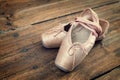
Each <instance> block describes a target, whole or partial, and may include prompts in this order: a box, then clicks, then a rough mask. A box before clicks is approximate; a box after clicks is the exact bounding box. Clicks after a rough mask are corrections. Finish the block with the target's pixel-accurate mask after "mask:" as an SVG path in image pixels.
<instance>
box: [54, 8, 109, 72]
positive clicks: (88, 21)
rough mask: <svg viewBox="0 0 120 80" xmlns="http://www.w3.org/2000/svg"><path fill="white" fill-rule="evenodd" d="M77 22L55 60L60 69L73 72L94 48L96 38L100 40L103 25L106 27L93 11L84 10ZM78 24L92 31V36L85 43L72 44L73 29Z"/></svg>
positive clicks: (64, 40)
mask: <svg viewBox="0 0 120 80" xmlns="http://www.w3.org/2000/svg"><path fill="white" fill-rule="evenodd" d="M76 21H77V22H78V23H74V24H73V25H72V26H71V28H70V29H69V31H68V33H67V35H66V36H65V37H64V39H63V41H62V44H61V46H60V49H59V52H58V55H57V57H56V60H55V64H56V65H57V66H58V67H59V68H60V69H61V68H62V69H64V70H66V71H72V70H73V69H74V68H75V67H76V66H77V65H78V64H80V63H81V61H82V60H83V59H84V58H85V57H86V55H87V54H88V53H89V51H90V50H91V48H92V47H93V45H94V43H95V40H96V38H99V37H100V36H101V35H102V34H103V32H102V28H101V25H102V26H105V25H106V24H103V23H102V24H101V25H99V18H98V16H97V14H96V13H95V12H94V11H93V10H92V9H86V10H84V11H83V13H82V14H81V16H80V17H78V18H76ZM101 22H102V21H101ZM76 24H80V25H82V26H83V27H84V28H86V29H88V30H90V31H91V33H90V36H89V37H88V40H87V41H86V42H85V43H80V42H77V43H76V42H75V43H72V38H71V34H72V30H73V28H74V27H76ZM107 26H108V25H107ZM78 37H79V36H78Z"/></svg>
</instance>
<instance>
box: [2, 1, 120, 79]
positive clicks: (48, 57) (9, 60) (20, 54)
mask: <svg viewBox="0 0 120 80" xmlns="http://www.w3.org/2000/svg"><path fill="white" fill-rule="evenodd" d="M98 6H100V5H98ZM113 6H114V7H113ZM94 10H95V11H96V12H97V13H98V14H99V16H100V17H102V18H105V19H107V20H109V21H110V29H109V32H108V34H107V36H106V38H105V39H104V40H103V41H102V44H104V46H103V45H101V44H100V42H98V43H96V45H95V46H94V48H93V49H92V50H91V52H90V53H89V55H88V56H87V57H86V58H85V59H84V60H83V62H82V63H81V64H80V65H79V66H78V67H77V68H76V69H75V70H74V71H73V72H71V73H64V72H62V71H60V70H59V69H57V67H55V65H54V60H55V57H56V55H57V51H58V49H46V48H44V47H43V46H42V44H41V37H40V35H41V33H42V32H44V31H45V30H46V29H49V28H51V27H53V26H55V25H58V23H63V22H67V21H70V20H73V18H75V17H76V16H79V14H80V13H79V11H78V12H75V13H72V14H71V15H66V16H63V17H60V18H57V19H52V20H49V21H46V22H42V23H39V24H36V25H29V26H26V27H22V28H17V30H15V31H10V32H6V33H5V34H2V35H0V79H1V80H4V79H8V80H21V79H22V80H33V79H34V80H89V79H93V78H94V77H96V76H99V75H101V74H103V73H105V72H106V71H108V70H111V69H113V68H114V67H116V66H118V65H119V64H120V37H119V36H120V33H119V32H120V28H119V26H120V18H119V16H120V9H119V3H113V4H109V5H103V6H100V7H96V8H94ZM86 76H87V77H86Z"/></svg>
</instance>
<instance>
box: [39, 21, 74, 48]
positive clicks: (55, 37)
mask: <svg viewBox="0 0 120 80" xmlns="http://www.w3.org/2000/svg"><path fill="white" fill-rule="evenodd" d="M71 25H72V22H69V23H66V24H60V25H59V26H57V27H54V28H51V29H49V30H47V31H46V32H44V33H43V34H42V35H41V39H42V44H43V46H44V47H46V48H57V47H59V46H60V44H61V42H62V40H63V38H64V37H65V35H66V33H67V31H68V30H69V28H70V26H71Z"/></svg>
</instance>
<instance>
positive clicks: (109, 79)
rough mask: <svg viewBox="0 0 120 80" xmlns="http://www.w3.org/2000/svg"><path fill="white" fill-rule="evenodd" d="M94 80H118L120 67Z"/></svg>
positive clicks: (119, 79)
mask: <svg viewBox="0 0 120 80" xmlns="http://www.w3.org/2000/svg"><path fill="white" fill-rule="evenodd" d="M96 80H120V67H118V68H115V69H114V70H112V71H110V72H109V73H107V74H105V75H103V76H102V77H100V78H98V79H96Z"/></svg>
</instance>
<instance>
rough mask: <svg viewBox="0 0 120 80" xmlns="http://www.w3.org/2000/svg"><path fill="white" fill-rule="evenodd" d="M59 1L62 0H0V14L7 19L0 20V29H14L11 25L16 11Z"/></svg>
mask: <svg viewBox="0 0 120 80" xmlns="http://www.w3.org/2000/svg"><path fill="white" fill-rule="evenodd" d="M60 1H63V0H2V1H0V16H2V17H4V18H5V19H6V20H7V21H4V20H2V22H1V21H0V31H1V32H5V31H8V30H15V29H16V27H15V26H11V25H12V22H11V20H13V18H12V16H13V14H14V13H15V12H16V11H20V10H22V9H27V8H31V7H36V6H42V5H46V4H50V3H54V2H60Z"/></svg>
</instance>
